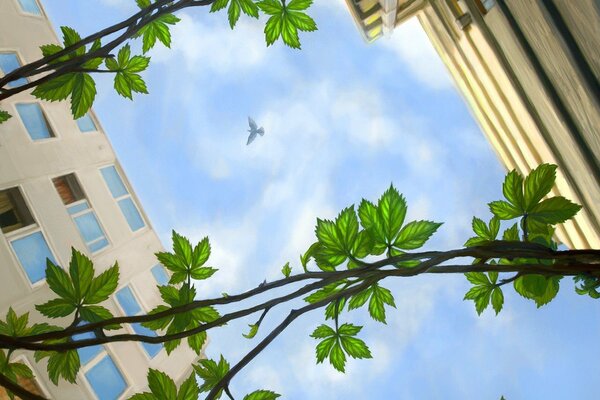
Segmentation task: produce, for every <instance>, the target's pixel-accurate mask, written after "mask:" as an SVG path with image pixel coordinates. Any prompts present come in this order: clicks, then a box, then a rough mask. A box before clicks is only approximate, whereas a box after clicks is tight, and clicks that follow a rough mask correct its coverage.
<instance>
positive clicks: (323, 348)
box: [315, 336, 337, 364]
mask: <svg viewBox="0 0 600 400" xmlns="http://www.w3.org/2000/svg"><path fill="white" fill-rule="evenodd" d="M336 340H337V339H336V338H335V337H334V336H332V337H329V338H327V339H325V340H323V341H321V342H319V344H317V347H316V350H315V351H316V356H317V364H320V363H322V362H323V360H325V359H326V358H327V357H328V356H329V354H330V353H331V349H332V348H333V345H334V344H335V343H336Z"/></svg>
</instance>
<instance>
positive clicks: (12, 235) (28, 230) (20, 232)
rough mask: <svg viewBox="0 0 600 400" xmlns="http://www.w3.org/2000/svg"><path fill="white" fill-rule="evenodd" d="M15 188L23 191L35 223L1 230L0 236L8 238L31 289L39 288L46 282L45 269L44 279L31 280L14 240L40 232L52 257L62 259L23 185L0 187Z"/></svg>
mask: <svg viewBox="0 0 600 400" xmlns="http://www.w3.org/2000/svg"><path fill="white" fill-rule="evenodd" d="M13 188H16V189H17V190H19V192H20V193H21V197H22V198H23V201H24V202H25V206H26V207H27V210H28V211H29V214H30V215H31V217H32V218H33V223H32V224H29V225H27V226H22V227H21V228H18V229H15V230H14V231H11V232H8V233H4V232H2V231H0V236H2V237H3V238H4V240H6V244H7V246H8V248H9V249H10V254H11V256H12V257H13V261H14V262H15V264H16V265H18V266H19V268H17V270H18V273H19V275H20V276H21V279H22V280H23V281H24V282H25V283H26V284H27V285H28V286H29V288H30V289H38V288H40V287H42V286H44V285H45V284H46V276H45V275H46V274H45V271H44V277H43V278H42V279H40V280H39V281H37V282H31V280H30V279H29V276H28V275H27V271H25V268H24V267H23V265H22V264H21V260H20V259H19V256H18V255H17V253H16V251H15V249H14V248H13V246H12V242H13V241H16V240H19V239H23V238H25V237H27V236H29V235H32V234H34V233H37V232H40V233H41V235H42V237H43V238H44V241H45V242H46V245H47V246H48V250H50V255H51V256H52V258H54V260H55V261H56V262H57V264H59V263H60V260H59V258H58V257H57V256H56V254H57V253H56V250H55V249H54V246H53V245H52V242H51V241H50V240H49V236H48V235H47V234H46V232H45V229H44V228H43V227H42V226H41V225H40V224H39V223H38V220H39V218H38V216H37V215H36V213H35V211H34V210H33V209H32V208H31V207H30V204H31V201H30V199H29V198H28V197H27V193H25V191H24V190H23V187H22V186H21V185H17V186H12V187H6V188H0V191H3V190H9V189H13Z"/></svg>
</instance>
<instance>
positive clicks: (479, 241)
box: [464, 236, 489, 247]
mask: <svg viewBox="0 0 600 400" xmlns="http://www.w3.org/2000/svg"><path fill="white" fill-rule="evenodd" d="M488 242H489V240H486V239H484V238H481V237H479V236H476V237H472V238H470V239H469V240H467V241H466V242H465V244H464V246H465V247H473V246H481V245H484V244H486V243H488Z"/></svg>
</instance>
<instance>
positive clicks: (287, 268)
mask: <svg viewBox="0 0 600 400" xmlns="http://www.w3.org/2000/svg"><path fill="white" fill-rule="evenodd" d="M281 273H282V274H283V276H285V277H286V278H289V277H290V275H291V273H292V268H290V263H289V262H287V263H285V265H284V266H283V267H282V268H281Z"/></svg>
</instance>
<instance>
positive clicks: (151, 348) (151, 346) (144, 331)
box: [132, 324, 162, 358]
mask: <svg viewBox="0 0 600 400" xmlns="http://www.w3.org/2000/svg"><path fill="white" fill-rule="evenodd" d="M132 325H133V330H134V331H135V333H137V334H138V335H145V336H156V332H154V331H153V330H152V329H148V328H146V327H144V326H142V325H140V324H132ZM142 347H144V350H145V351H146V353H148V355H149V356H150V358H154V357H156V355H157V354H158V353H160V350H161V349H162V345H161V344H160V343H144V342H142Z"/></svg>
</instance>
